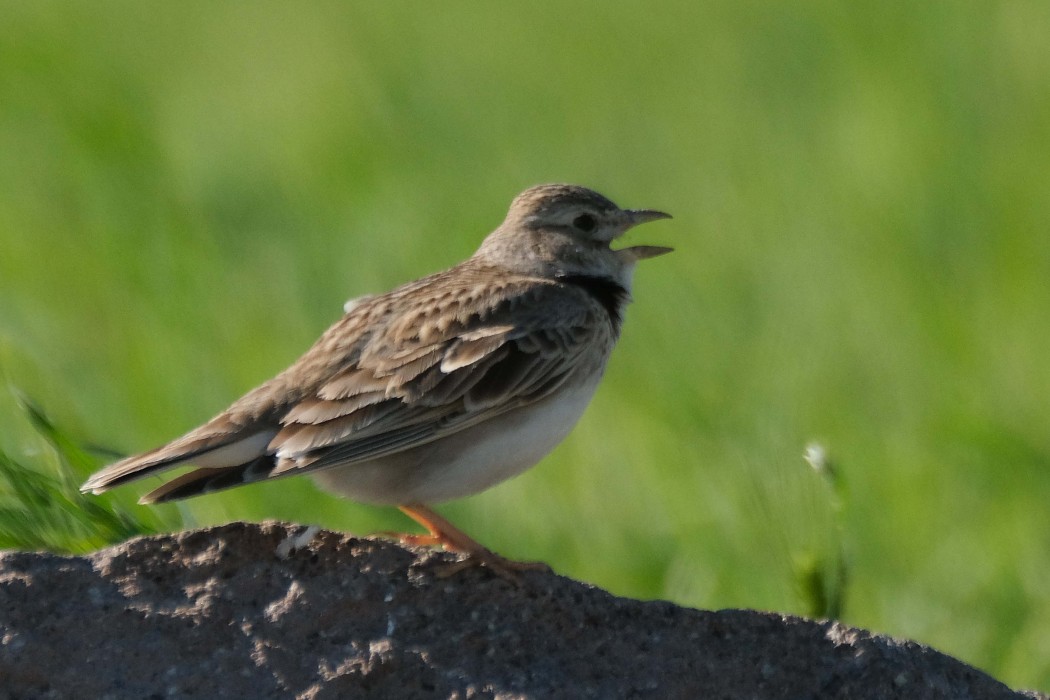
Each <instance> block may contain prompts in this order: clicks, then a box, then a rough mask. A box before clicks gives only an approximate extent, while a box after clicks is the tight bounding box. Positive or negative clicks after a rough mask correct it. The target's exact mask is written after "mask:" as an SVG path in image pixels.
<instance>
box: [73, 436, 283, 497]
mask: <svg viewBox="0 0 1050 700" xmlns="http://www.w3.org/2000/svg"><path fill="white" fill-rule="evenodd" d="M274 434H275V431H272V430H265V431H261V432H257V433H253V434H250V435H247V436H246V435H244V434H243V433H227V434H224V435H214V434H213V435H206V436H202V437H194V434H193V433H190V435H187V436H185V437H182V438H179V439H178V440H176V441H174V442H171V443H168V444H167V445H164V446H162V447H158V448H157V449H155V450H150V451H149V452H145V453H143V454H140V455H135V456H134V457H128V458H127V459H122V460H120V461H119V462H116V463H114V464H111V465H109V466H108V467H106V468H104V469H102V470H101V471H99V472H97V473H95V474H94V475H92V476H91V478H89V479H88V480H87V481H86V482H84V485H83V486H81V487H80V490H81V491H85V492H87V491H90V492H92V493H96V494H97V493H102V492H103V491H108V490H109V489H111V488H114V487H116V486H121V485H123V484H126V483H128V482H130V481H136V480H138V479H141V478H143V477H147V476H150V475H152V474H156V473H157V472H161V471H165V470H167V469H171V468H172V467H177V466H179V465H180V464H185V463H187V462H193V463H194V464H195V465H197V466H198V467H201V468H202V469H210V470H212V471H221V470H225V469H236V468H238V467H240V466H243V465H244V464H246V463H248V462H250V461H252V460H254V459H255V458H257V457H260V456H263V455H264V454H265V452H266V448H267V445H269V443H270V440H271V439H272V438H273V436H274Z"/></svg>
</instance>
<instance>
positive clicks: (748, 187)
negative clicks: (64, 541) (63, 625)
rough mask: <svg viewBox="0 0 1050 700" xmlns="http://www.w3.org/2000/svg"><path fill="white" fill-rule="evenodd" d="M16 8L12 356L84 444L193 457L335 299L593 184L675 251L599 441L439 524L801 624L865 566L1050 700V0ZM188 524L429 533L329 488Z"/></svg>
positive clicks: (1, 103)
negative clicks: (660, 219)
mask: <svg viewBox="0 0 1050 700" xmlns="http://www.w3.org/2000/svg"><path fill="white" fill-rule="evenodd" d="M2 14H3V18H4V19H3V22H0V96H2V98H0V300H2V303H0V362H2V363H3V367H2V371H3V375H4V378H5V380H6V381H8V382H11V383H13V384H15V385H17V386H18V387H20V388H21V389H23V390H25V391H26V392H27V393H28V394H29V395H30V396H32V397H33V399H34V400H35V401H36V402H38V403H39V404H41V405H42V406H44V407H45V408H46V410H47V411H48V412H49V413H50V414H51V415H52V416H53V417H54V418H55V420H56V421H57V422H58V424H59V425H62V426H64V427H65V428H66V429H67V430H69V431H70V432H71V433H73V434H75V435H76V436H78V438H80V439H82V440H83V441H84V442H87V443H98V444H103V445H107V446H110V447H112V448H114V449H118V450H123V451H128V452H131V451H138V450H141V449H145V448H147V447H151V446H153V445H155V444H157V443H160V442H162V441H165V440H167V439H169V438H171V437H174V436H175V435H177V434H179V433H180V432H181V431H183V430H185V429H188V428H190V427H193V426H194V425H196V424H197V423H199V422H200V421H202V420H203V419H205V418H207V417H209V416H211V415H213V414H214V413H216V412H217V411H219V410H220V409H222V408H224V407H225V406H226V405H227V404H228V403H229V402H230V401H231V400H233V399H234V398H236V397H237V396H239V395H240V394H241V393H242V392H243V391H245V390H247V389H249V388H251V387H252V386H254V385H256V384H257V383H258V382H260V381H262V380H264V379H266V378H268V377H270V376H271V375H272V374H273V373H275V372H276V371H278V370H280V369H282V368H283V367H284V366H286V365H287V364H288V363H289V362H291V361H292V360H293V359H294V358H295V357H296V356H297V355H298V354H299V353H300V352H302V351H303V350H305V349H306V347H307V346H308V345H309V344H310V343H311V342H312V341H313V340H314V339H315V337H316V336H317V335H318V334H319V333H320V331H321V330H322V329H323V328H325V327H326V326H327V325H328V324H329V323H330V322H332V321H333V320H335V319H336V318H337V317H338V315H339V313H340V305H341V304H342V302H343V301H344V300H345V299H347V298H349V297H351V296H357V295H360V294H364V293H368V292H375V291H382V290H385V289H387V288H390V287H392V286H394V285H395V284H397V283H400V282H403V281H407V280H409V279H412V278H414V277H417V276H420V275H422V274H425V273H428V272H431V271H434V270H437V269H440V268H443V267H446V266H448V265H450V264H453V263H454V262H456V261H458V260H460V259H461V258H463V257H465V256H466V255H468V254H469V253H470V252H471V251H472V250H473V248H474V247H475V246H476V245H477V243H478V242H479V241H480V239H481V237H482V236H483V235H484V233H486V232H487V231H488V230H490V229H491V228H492V227H493V226H495V225H496V224H497V223H498V222H499V221H500V219H501V218H502V215H503V213H504V211H505V208H506V206H507V204H508V203H509V201H510V198H511V197H512V196H513V195H514V194H516V193H517V192H518V191H519V190H521V189H523V188H524V187H526V186H528V185H531V184H535V183H537V182H545V181H569V182H578V183H580V184H585V185H588V186H591V187H594V188H595V189H597V190H599V191H601V192H603V193H604V194H607V195H608V196H610V197H611V198H612V199H614V200H615V201H617V202H618V203H620V204H622V205H624V206H633V207H652V208H658V209H664V210H667V211H671V212H672V213H673V214H674V215H675V220H674V221H673V222H666V223H660V224H654V225H652V226H649V227H645V229H639V231H638V232H637V233H635V234H632V240H633V241H634V242H643V241H644V242H652V243H659V244H669V245H673V246H675V247H676V248H677V252H676V253H675V254H674V255H673V256H669V257H667V258H661V259H660V260H658V261H653V262H651V263H649V264H647V265H645V266H644V267H643V269H641V270H640V272H639V274H638V279H637V281H636V296H637V302H636V304H635V305H634V306H633V307H632V308H631V310H630V312H629V318H628V322H627V326H626V332H625V337H624V338H623V341H622V344H621V346H620V348H619V349H618V351H617V353H616V355H615V357H614V359H613V362H612V365H611V367H610V368H609V373H608V377H607V381H606V382H605V384H604V386H603V388H602V390H601V391H600V392H599V394H598V396H597V398H596V400H595V403H594V405H593V406H592V407H591V408H590V409H589V411H588V413H587V415H586V416H585V418H584V420H583V422H582V423H581V425H580V426H579V427H578V428H577V430H576V431H575V432H574V433H573V435H572V436H571V437H570V439H569V440H568V441H567V442H566V443H565V444H564V445H562V446H561V447H560V448H559V449H558V450H557V451H556V452H555V453H554V454H553V455H552V456H551V457H549V458H548V459H547V460H545V461H544V462H543V463H542V464H541V465H540V466H539V467H537V468H536V469H534V470H532V471H531V472H529V473H527V474H526V475H524V476H522V477H521V478H519V479H516V480H514V481H512V482H510V483H507V484H504V485H502V486H500V487H498V488H496V489H494V490H492V491H490V492H487V493H485V494H482V495H479V496H475V497H473V498H470V499H466V500H464V501H461V502H457V503H454V504H450V505H449V506H446V507H444V508H443V510H444V512H446V513H447V514H449V515H450V517H452V518H454V519H456V522H457V523H458V524H460V525H462V526H463V527H464V529H466V530H467V531H468V532H471V533H472V534H474V535H475V536H477V537H478V538H479V539H481V540H482V541H483V542H485V543H487V544H489V545H491V546H492V547H493V548H495V549H497V550H498V551H500V552H503V553H505V554H507V555H509V556H514V557H520V558H527V559H544V560H546V561H549V562H551V563H552V564H553V566H554V567H555V569H557V570H558V571H560V572H563V573H566V574H568V575H571V576H574V577H577V578H583V579H585V580H588V581H592V582H594V583H596V584H598V585H601V586H603V587H606V588H609V589H611V590H613V591H614V592H617V593H620V594H624V595H631V596H640V597H663V598H669V599H671V600H674V601H676V602H679V603H683V604H687V605H693V606H703V607H708V608H720V607H756V608H766V609H776V610H780V611H786V612H799V613H807V612H811V610H810V607H811V603H812V601H811V600H810V598H811V597H812V595H807V594H806V593H805V592H804V588H805V586H806V585H808V584H807V583H806V581H803V580H800V576H801V577H803V578H804V577H805V575H808V574H806V572H807V571H809V570H810V568H811V567H812V566H813V562H821V561H831V560H833V559H834V557H835V556H837V553H838V552H839V551H840V547H841V548H842V549H843V550H844V551H845V556H846V566H847V573H848V576H847V588H846V592H845V598H844V609H843V613H842V619H844V620H845V621H846V622H848V623H850V624H854V625H859V626H864V627H869V628H872V629H875V630H878V631H882V632H888V633H892V634H895V635H900V636H906V637H911V638H915V639H918V640H920V641H923V642H926V643H929V644H932V645H934V646H936V647H938V648H940V649H942V650H944V651H946V652H948V653H951V654H953V655H955V656H958V657H960V658H962V659H964V660H966V661H968V662H971V663H974V664H976V665H977V666H979V667H981V668H983V669H985V670H987V671H989V672H991V673H993V674H995V675H997V676H998V677H1000V678H1002V679H1003V680H1005V681H1006V682H1008V683H1010V684H1011V685H1015V686H1030V687H1039V688H1042V689H1044V690H1046V689H1048V688H1050V508H1047V503H1048V502H1050V430H1048V426H1050V400H1048V397H1050V362H1048V360H1047V358H1050V235H1048V228H1050V227H1048V224H1050V174H1048V169H1047V163H1048V162H1050V52H1047V51H1046V50H1045V41H1046V39H1045V38H1046V37H1047V36H1050V6H1048V5H1046V4H1045V3H1041V2H1035V1H1032V2H1021V1H1018V2H1013V3H1000V4H989V3H977V2H966V1H964V2H957V3H938V4H932V3H906V2H886V3H878V4H872V5H868V6H863V7H862V6H857V5H854V4H837V3H830V2H817V1H809V2H801V3H792V4H783V5H774V4H772V3H764V4H763V3H725V2H716V3H709V4H703V5H700V4H693V3H665V4H661V5H659V6H652V5H647V6H645V7H644V8H643V7H642V6H638V5H634V4H631V3H620V2H611V3H603V4H602V5H601V6H600V7H599V6H595V5H593V4H584V3H570V4H566V3H552V2H546V3H544V2H541V3H530V4H529V5H528V6H527V7H526V6H521V7H512V6H505V5H491V4H484V3H480V2H471V3H456V4H451V5H450V4H442V5H440V6H439V5H434V6H427V5H419V4H417V3H412V4H409V3H405V2H394V3H384V4H354V5H349V4H346V5H344V4H336V3H321V4H311V5H308V6H307V5H301V4H300V5H295V6H290V5H284V4H279V3H261V4H253V5H252V6H251V7H250V8H248V7H247V6H242V5H233V4H217V3H214V4H213V3H205V2H199V1H198V2H186V3H179V4H176V5H167V6H165V5H159V4H152V3H151V4H140V3H132V2H129V1H121V2H108V3H104V4H101V5H99V4H96V5H88V4H76V3H59V2H36V3H14V2H5V3H3V7H2ZM16 414H17V411H14V410H13V409H10V407H8V409H5V410H4V411H3V415H4V416H8V418H9V420H7V421H6V422H5V423H6V429H5V431H3V433H2V434H0V448H2V450H3V452H4V453H6V454H8V455H15V456H17V457H18V459H19V461H20V463H21V462H26V461H27V460H28V459H31V458H32V454H28V452H32V450H28V448H27V445H31V444H34V443H33V438H32V437H31V436H30V432H31V431H29V429H28V427H27V426H26V425H25V424H24V422H23V423H22V424H20V423H19V420H18V418H17V415H16ZM812 440H819V441H820V442H821V443H822V444H823V445H825V446H827V448H828V449H829V450H830V453H831V455H832V457H833V459H834V460H835V462H836V464H837V467H838V470H839V474H840V477H841V484H842V508H841V511H840V512H839V511H837V510H836V508H835V506H834V503H833V499H831V498H830V497H829V494H828V492H827V488H826V484H825V483H824V482H823V481H822V480H821V478H820V476H819V475H817V474H815V473H814V472H813V471H812V470H810V469H809V467H807V466H806V465H805V463H804V462H803V460H802V452H803V449H804V447H805V445H806V444H807V443H809V442H810V441H812ZM27 454H28V457H27V456H26V455H27ZM140 490H141V489H136V488H128V489H125V490H124V492H122V494H120V495H118V497H117V498H118V499H124V501H123V502H124V503H126V504H131V503H133V501H134V499H135V498H136V496H137V494H138V493H139V491H140ZM128 507H129V508H137V506H130V505H128ZM178 508H179V510H180V511H181V515H182V516H183V517H184V518H185V520H186V521H187V522H188V523H194V524H205V523H212V522H216V521H221V520H227V519H234V518H240V519H261V518H287V519H293V520H299V521H310V522H319V523H323V524H325V525H327V526H330V527H336V528H343V529H347V530H352V531H357V532H367V531H369V530H373V529H396V528H401V527H404V526H405V523H404V521H403V520H402V518H401V516H400V515H398V514H397V513H396V512H392V511H391V510H388V509H377V508H370V507H366V506H359V505H356V504H349V503H344V502H340V501H337V500H335V499H333V498H329V497H328V496H325V495H320V494H318V492H317V491H316V490H315V489H314V488H313V487H312V486H311V485H310V484H308V483H306V482H305V481H302V482H301V483H300V482H299V481H288V482H284V483H281V484H279V485H277V486H266V485H263V486H259V487H253V488H251V489H248V490H244V491H240V492H231V493H228V494H224V495H220V496H212V497H206V498H202V499H197V500H195V501H191V502H187V503H185V504H183V505H180V506H178ZM170 517H172V516H171V514H170V512H169V513H168V514H166V515H164V518H165V519H170ZM840 528H841V533H840ZM840 539H841V541H840ZM829 557H830V558H831V559H829ZM818 568H819V565H818Z"/></svg>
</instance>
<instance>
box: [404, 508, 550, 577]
mask: <svg viewBox="0 0 1050 700" xmlns="http://www.w3.org/2000/svg"><path fill="white" fill-rule="evenodd" d="M398 508H400V509H401V512H402V513H404V514H405V515H407V516H408V517H410V518H412V519H413V520H415V521H416V522H417V523H419V524H420V525H422V526H423V527H425V528H426V529H427V531H428V532H429V533H430V534H429V535H400V536H399V538H400V540H401V541H402V542H404V543H406V544H421V545H440V546H442V547H444V548H445V549H447V550H449V551H452V552H463V553H464V554H466V555H467V556H466V557H465V558H464V559H462V560H461V561H458V562H455V563H453V564H449V565H448V566H447V567H443V568H442V569H441V570H440V571H439V572H438V576H439V577H440V578H447V577H449V576H452V575H453V574H456V573H458V572H460V571H462V570H464V569H468V568H470V567H472V566H484V567H485V568H487V569H490V570H491V571H492V572H493V573H494V574H496V575H497V576H499V577H500V578H504V579H507V580H508V581H510V582H512V583H514V584H520V577H519V574H520V572H522V571H528V570H531V569H542V570H546V571H550V567H549V566H547V565H546V564H543V563H541V562H532V561H514V560H512V559H504V558H503V557H501V556H500V555H498V554H496V553H495V552H492V551H491V550H489V549H486V548H485V547H483V546H482V545H480V544H478V543H477V542H475V541H474V540H473V539H471V537H470V536H469V535H467V534H466V533H465V532H463V531H462V530H460V529H459V528H457V527H456V526H455V525H453V524H452V523H450V522H449V521H448V520H445V518H443V517H441V516H440V515H438V514H437V513H436V512H434V511H433V510H432V509H431V508H428V507H427V506H425V505H423V504H422V503H412V504H410V505H404V506H398Z"/></svg>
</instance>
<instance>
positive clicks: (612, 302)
mask: <svg viewBox="0 0 1050 700" xmlns="http://www.w3.org/2000/svg"><path fill="white" fill-rule="evenodd" d="M558 281H559V282H562V283H563V284H571V285H573V286H575V287H579V288H580V289H582V290H583V291H585V292H587V293H588V294H590V295H591V296H592V297H594V298H595V299H596V300H597V301H598V303H599V304H601V305H602V307H603V308H604V309H605V311H606V313H608V314H609V320H610V321H612V324H613V328H615V329H616V332H617V333H619V332H620V324H622V323H623V307H624V305H625V304H626V303H627V300H628V299H629V298H630V294H628V292H627V290H626V289H624V288H623V286H622V285H620V284H618V283H616V282H614V281H612V280H611V279H609V278H608V277H596V276H594V275H565V276H561V277H558Z"/></svg>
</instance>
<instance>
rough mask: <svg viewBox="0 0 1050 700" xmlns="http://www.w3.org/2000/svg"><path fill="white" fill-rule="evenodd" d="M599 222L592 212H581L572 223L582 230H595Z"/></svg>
mask: <svg viewBox="0 0 1050 700" xmlns="http://www.w3.org/2000/svg"><path fill="white" fill-rule="evenodd" d="M597 223H598V222H597V221H595V220H594V217H593V216H591V215H590V214H580V215H579V216H577V217H576V218H575V219H573V220H572V225H573V226H575V227H576V228H578V229H580V230H581V231H593V230H594V227H595V225H596V224H597Z"/></svg>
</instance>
